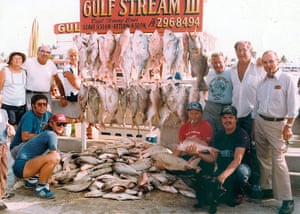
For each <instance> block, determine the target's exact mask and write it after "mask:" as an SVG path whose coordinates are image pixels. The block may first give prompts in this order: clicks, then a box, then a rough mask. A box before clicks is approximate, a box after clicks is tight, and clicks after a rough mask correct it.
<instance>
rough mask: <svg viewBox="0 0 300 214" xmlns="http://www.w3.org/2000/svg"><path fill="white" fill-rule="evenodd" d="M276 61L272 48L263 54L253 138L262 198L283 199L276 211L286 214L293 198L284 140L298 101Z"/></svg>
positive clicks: (291, 83) (292, 83)
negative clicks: (261, 79) (262, 71)
mask: <svg viewBox="0 0 300 214" xmlns="http://www.w3.org/2000/svg"><path fill="white" fill-rule="evenodd" d="M279 62H280V60H279V57H278V55H277V53H276V52H274V51H266V52H265V53H264V54H263V56H262V63H263V67H264V69H265V72H266V76H265V78H264V79H263V81H262V83H261V84H260V85H259V87H258V90H257V105H256V107H255V110H256V111H255V112H256V113H257V114H256V117H255V141H256V149H257V157H258V160H259V163H260V170H261V179H260V181H261V187H262V189H263V193H264V198H268V197H270V198H272V197H273V196H274V198H275V199H277V200H282V201H283V202H282V206H281V208H280V211H279V213H280V214H289V213H292V212H293V210H294V200H293V196H292V190H291V182H290V176H289V169H288V166H287V163H286V160H285V151H286V144H285V142H286V141H288V140H289V139H290V138H291V137H292V135H293V132H292V126H293V123H294V121H295V118H296V117H297V114H298V102H299V100H298V97H297V85H296V81H295V80H294V79H293V77H292V76H290V75H289V74H287V73H286V72H283V71H282V70H281V69H280V68H279ZM272 190H273V191H272ZM273 193H274V194H273Z"/></svg>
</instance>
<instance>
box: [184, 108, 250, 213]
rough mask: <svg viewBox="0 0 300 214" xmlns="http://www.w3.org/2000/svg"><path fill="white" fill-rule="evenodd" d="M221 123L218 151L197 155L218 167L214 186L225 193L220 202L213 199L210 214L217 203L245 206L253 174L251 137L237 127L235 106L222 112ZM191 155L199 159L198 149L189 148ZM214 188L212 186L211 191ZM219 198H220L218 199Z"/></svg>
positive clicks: (218, 134)
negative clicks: (249, 182)
mask: <svg viewBox="0 0 300 214" xmlns="http://www.w3.org/2000/svg"><path fill="white" fill-rule="evenodd" d="M220 116H221V122H222V124H223V127H224V130H221V131H219V132H218V133H217V134H216V135H215V137H214V139H213V142H212V145H213V147H214V148H215V150H211V151H210V152H209V153H200V154H197V155H198V156H199V157H200V158H201V160H204V161H207V162H210V163H214V162H216V163H217V170H216V171H215V173H214V176H215V179H214V180H215V182H216V183H217V184H218V186H219V187H223V188H224V189H225V190H226V192H225V194H223V195H222V197H221V198H218V197H214V198H212V199H211V200H212V201H214V202H213V203H212V201H211V203H210V210H209V212H210V213H215V212H216V210H217V209H216V205H217V203H218V202H225V203H226V204H227V205H229V206H236V205H238V204H240V203H241V202H242V196H243V194H244V191H245V187H246V186H247V184H248V179H249V176H250V174H251V170H250V167H249V166H248V164H247V163H248V159H249V154H250V137H249V135H248V134H247V132H246V131H245V130H244V129H242V128H240V127H239V126H237V121H238V119H237V110H236V108H235V107H234V106H231V105H226V106H224V107H223V108H222V110H221V113H220ZM188 151H189V153H192V154H195V155H196V149H195V148H193V147H190V148H189V150H188ZM213 187H214V185H212V186H211V191H209V192H213V191H215V190H214V189H213ZM215 196H217V195H215Z"/></svg>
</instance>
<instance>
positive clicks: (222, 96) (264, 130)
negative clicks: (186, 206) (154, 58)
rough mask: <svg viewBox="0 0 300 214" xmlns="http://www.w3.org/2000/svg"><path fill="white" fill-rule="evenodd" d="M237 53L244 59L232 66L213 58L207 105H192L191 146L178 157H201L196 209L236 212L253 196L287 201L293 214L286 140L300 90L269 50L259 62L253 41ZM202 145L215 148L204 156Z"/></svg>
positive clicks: (187, 129)
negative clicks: (231, 208) (222, 205)
mask: <svg viewBox="0 0 300 214" xmlns="http://www.w3.org/2000/svg"><path fill="white" fill-rule="evenodd" d="M234 49H235V53H236V56H237V58H238V61H237V63H236V64H235V65H233V66H231V67H230V68H226V58H225V56H224V55H223V53H213V54H212V55H211V65H212V69H211V70H210V72H209V73H208V75H207V78H206V81H207V85H208V96H207V101H206V103H205V107H204V109H202V106H201V104H199V103H198V102H192V103H189V104H188V106H187V111H188V121H187V122H186V123H185V124H183V125H182V126H181V127H180V130H179V137H178V142H179V144H182V143H189V144H187V145H188V146H187V147H186V150H185V151H184V152H180V151H178V150H175V151H174V154H176V155H180V156H181V157H183V158H185V159H187V160H195V158H200V162H199V166H200V168H201V169H202V170H201V171H200V172H199V173H195V174H194V177H195V182H194V184H193V186H194V188H195V190H196V196H197V199H198V203H197V204H195V207H196V208H200V207H203V206H204V205H208V206H209V212H210V213H215V212H216V211H217V204H218V203H220V202H224V203H226V204H228V205H230V206H235V205H238V204H240V203H241V202H242V198H243V196H244V195H245V194H248V195H249V196H250V197H252V198H255V199H268V198H274V199H277V200H282V206H281V207H280V209H279V214H290V213H292V212H293V210H294V200H293V196H292V191H291V182H290V177H289V173H288V166H287V163H286V160H285V152H286V143H285V142H286V141H288V140H289V139H290V138H291V136H292V134H293V133H292V127H293V124H294V121H295V118H296V117H297V115H298V98H297V93H298V92H297V84H296V82H295V81H294V80H293V78H292V77H291V76H290V75H289V74H287V73H285V72H283V71H282V70H281V68H280V67H279V63H280V59H279V57H278V55H277V53H276V52H275V51H271V50H268V51H266V52H264V53H263V55H262V57H261V59H260V61H257V62H256V61H254V60H253V59H252V51H253V50H252V45H251V43H250V42H249V41H238V42H237V43H236V44H235V46H234ZM191 141H192V142H194V143H192V144H190V142H191ZM197 143H200V144H203V145H205V146H210V147H212V148H211V149H209V150H207V149H205V150H200V151H199V149H198V148H197V146H196V145H197ZM212 166H213V167H212Z"/></svg>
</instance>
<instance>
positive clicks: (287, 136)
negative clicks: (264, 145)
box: [283, 126, 293, 141]
mask: <svg viewBox="0 0 300 214" xmlns="http://www.w3.org/2000/svg"><path fill="white" fill-rule="evenodd" d="M292 136H293V131H292V128H291V127H289V126H284V128H283V140H285V141H287V140H289V139H290V138H291V137H292Z"/></svg>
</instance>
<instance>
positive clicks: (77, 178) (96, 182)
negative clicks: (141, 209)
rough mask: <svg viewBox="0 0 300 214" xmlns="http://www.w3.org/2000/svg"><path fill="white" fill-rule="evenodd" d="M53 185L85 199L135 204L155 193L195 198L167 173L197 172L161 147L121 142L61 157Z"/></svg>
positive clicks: (192, 166)
mask: <svg viewBox="0 0 300 214" xmlns="http://www.w3.org/2000/svg"><path fill="white" fill-rule="evenodd" d="M61 157H62V159H61V163H60V164H58V165H57V166H56V168H55V171H54V173H53V175H52V184H53V185H55V186H57V188H60V189H64V190H67V191H70V192H82V191H85V194H84V197H93V198H96V197H102V198H109V199H115V200H137V199H142V198H143V196H144V195H145V194H146V193H147V192H149V191H152V190H154V189H158V190H161V191H166V192H171V193H180V194H183V195H185V196H187V197H192V198H194V197H195V193H194V190H193V189H192V188H191V187H189V186H188V185H186V184H185V183H184V182H183V180H182V179H181V178H179V177H178V176H175V175H172V174H169V173H167V172H166V170H165V169H167V170H176V171H183V170H186V169H195V170H199V168H198V167H197V163H188V162H187V161H185V160H183V159H181V158H179V157H177V156H175V155H173V154H172V152H171V151H170V150H169V149H167V148H166V147H163V146H161V145H154V144H149V143H145V142H141V141H134V140H133V139H131V138H120V140H116V141H114V142H109V143H108V142H106V143H99V144H97V145H94V146H90V147H89V148H88V149H87V150H86V151H85V152H83V153H61Z"/></svg>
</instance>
